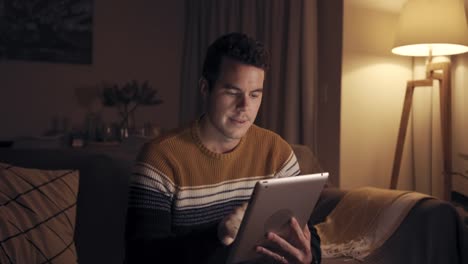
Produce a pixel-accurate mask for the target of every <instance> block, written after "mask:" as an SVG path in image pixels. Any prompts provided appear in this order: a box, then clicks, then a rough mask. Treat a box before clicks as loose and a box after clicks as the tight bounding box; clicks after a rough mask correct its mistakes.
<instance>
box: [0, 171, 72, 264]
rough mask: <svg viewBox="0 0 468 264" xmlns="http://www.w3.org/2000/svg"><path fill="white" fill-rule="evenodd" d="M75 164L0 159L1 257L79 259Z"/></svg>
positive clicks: (15, 260)
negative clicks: (61, 166)
mask: <svg viewBox="0 0 468 264" xmlns="http://www.w3.org/2000/svg"><path fill="white" fill-rule="evenodd" d="M78 182H79V172H78V171H77V170H54V171H52V170H39V169H27V168H22V167H15V166H12V165H9V164H6V163H0V230H1V232H0V263H45V262H49V261H52V262H53V263H77V253H76V249H75V243H74V230H75V216H76V201H77V194H78Z"/></svg>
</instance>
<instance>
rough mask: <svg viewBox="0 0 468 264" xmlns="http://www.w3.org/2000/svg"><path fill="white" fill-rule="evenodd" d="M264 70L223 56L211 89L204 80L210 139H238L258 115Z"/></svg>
mask: <svg viewBox="0 0 468 264" xmlns="http://www.w3.org/2000/svg"><path fill="white" fill-rule="evenodd" d="M264 78H265V71H264V70H263V69H261V68H257V67H255V66H251V65H247V64H243V63H240V62H237V61H235V60H232V59H227V58H224V59H223V60H222V62H221V67H220V73H219V76H218V79H217V80H216V82H214V83H213V87H212V89H211V92H209V91H208V85H207V83H206V81H205V83H204V85H203V84H202V93H203V95H204V97H205V100H206V103H207V113H206V114H207V117H208V120H209V121H210V122H209V123H210V130H209V131H210V133H209V135H208V136H210V137H211V139H214V140H218V141H224V142H227V141H238V140H240V139H241V137H242V136H244V135H245V133H246V132H247V130H248V129H249V128H250V126H251V125H252V124H253V123H254V121H255V118H256V117H257V113H258V109H259V108H260V104H261V102H262V92H263V81H264Z"/></svg>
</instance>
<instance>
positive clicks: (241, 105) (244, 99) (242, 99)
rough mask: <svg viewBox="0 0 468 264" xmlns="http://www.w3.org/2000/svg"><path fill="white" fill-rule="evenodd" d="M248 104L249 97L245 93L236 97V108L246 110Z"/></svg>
mask: <svg viewBox="0 0 468 264" xmlns="http://www.w3.org/2000/svg"><path fill="white" fill-rule="evenodd" d="M249 106H250V98H249V96H248V95H246V94H242V95H239V97H238V99H237V108H238V109H240V110H243V111H245V110H247V109H248V108H249Z"/></svg>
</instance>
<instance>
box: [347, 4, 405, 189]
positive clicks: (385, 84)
mask: <svg viewBox="0 0 468 264" xmlns="http://www.w3.org/2000/svg"><path fill="white" fill-rule="evenodd" d="M397 19H398V15H397V14H393V13H386V12H381V11H380V12H379V11H375V10H371V9H365V8H361V7H356V6H354V5H350V4H349V2H348V1H345V8H344V21H343V23H344V30H343V62H342V63H343V76H342V82H341V89H342V94H341V150H340V153H341V154H340V175H341V178H340V183H341V184H340V186H341V187H342V188H346V189H348V188H355V187H360V186H375V187H382V188H388V187H389V185H390V176H391V171H392V165H393V158H394V151H395V146H396V141H397V133H398V128H399V123H400V117H401V111H402V107H403V99H404V94H405V89H406V81H407V80H408V79H410V78H411V59H409V58H407V57H401V56H396V55H393V54H392V53H391V46H392V43H393V35H394V30H395V29H394V25H395V23H396V21H397ZM409 137H411V135H407V138H408V139H409ZM409 151H411V145H410V144H406V145H405V150H404V153H408V152H409ZM410 172H411V167H410V164H409V163H408V162H406V161H405V160H403V162H402V167H401V176H400V180H399V187H401V188H409V186H410V185H411V180H410V179H409V175H410Z"/></svg>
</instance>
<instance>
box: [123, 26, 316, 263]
mask: <svg viewBox="0 0 468 264" xmlns="http://www.w3.org/2000/svg"><path fill="white" fill-rule="evenodd" d="M267 68H268V54H267V52H266V50H265V49H264V46H263V45H262V44H261V43H259V42H257V41H255V40H253V39H251V38H249V37H247V36H246V35H244V34H240V33H231V34H227V35H224V36H222V37H220V38H219V39H217V40H216V41H215V42H214V43H213V44H212V45H211V46H210V47H209V48H208V51H207V55H206V59H205V62H204V65H203V75H202V78H201V79H200V81H199V88H200V91H201V94H202V96H203V99H204V102H205V106H206V111H205V114H204V115H203V116H202V117H200V118H199V119H198V120H195V121H194V122H193V123H192V124H191V125H190V126H188V127H185V128H181V129H178V130H175V131H172V132H170V133H168V134H167V135H165V136H163V137H161V138H158V139H155V140H154V141H152V142H149V143H148V144H146V145H145V146H144V147H143V149H142V150H141V152H140V154H139V156H138V158H137V164H136V166H135V171H134V174H133V177H132V180H131V185H130V197H129V208H128V217H127V234H126V237H127V260H128V262H129V263H144V262H145V263H146V262H148V263H223V261H225V258H226V254H227V251H228V250H229V245H230V244H231V243H232V242H233V241H234V239H235V237H236V234H237V229H238V227H239V225H240V222H241V220H242V217H243V215H244V211H245V208H246V203H247V202H248V200H249V198H250V195H251V193H252V190H253V187H254V184H255V182H256V181H257V180H259V179H263V178H270V177H290V176H295V175H298V174H299V172H300V170H299V165H298V163H297V160H296V156H295V155H294V153H293V151H292V149H291V147H290V145H289V144H288V143H287V142H286V141H284V140H283V139H282V138H281V137H280V136H278V135H277V134H275V133H273V132H271V131H268V130H266V129H262V128H260V127H258V126H256V125H254V124H253V123H254V121H255V118H256V116H257V113H258V110H259V107H260V104H261V101H262V94H263V90H264V89H263V83H264V79H265V72H266V70H267ZM291 229H292V230H293V234H294V235H293V236H292V237H290V238H289V239H288V240H286V239H283V238H281V237H280V236H278V235H276V234H273V233H269V234H266V235H267V237H268V239H269V240H271V241H272V242H273V243H275V244H276V245H277V249H276V250H272V249H267V248H264V247H260V246H259V247H258V248H257V249H256V250H257V252H258V253H259V254H261V255H263V258H264V259H267V262H271V263H319V262H320V248H319V244H320V241H319V238H318V236H317V234H316V232H315V229H313V228H312V232H310V230H309V227H308V226H307V225H306V226H305V227H300V226H299V225H298V223H297V221H296V220H295V219H294V218H292V219H291ZM314 257H315V258H314Z"/></svg>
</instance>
